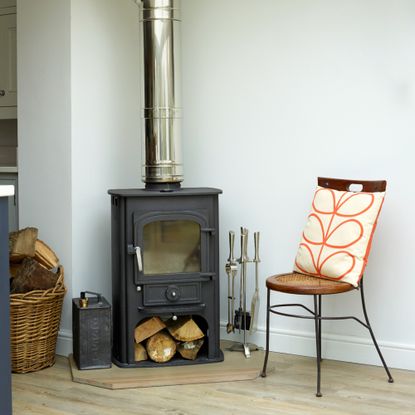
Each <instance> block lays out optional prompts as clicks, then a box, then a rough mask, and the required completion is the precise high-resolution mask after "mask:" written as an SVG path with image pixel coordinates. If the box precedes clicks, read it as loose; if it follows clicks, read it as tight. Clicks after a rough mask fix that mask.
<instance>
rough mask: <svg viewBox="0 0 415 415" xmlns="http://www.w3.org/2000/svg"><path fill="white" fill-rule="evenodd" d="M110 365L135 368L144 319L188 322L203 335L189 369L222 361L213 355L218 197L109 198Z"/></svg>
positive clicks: (178, 193) (206, 191)
mask: <svg viewBox="0 0 415 415" xmlns="http://www.w3.org/2000/svg"><path fill="white" fill-rule="evenodd" d="M109 193H110V195H111V203H112V228H111V234H112V296H113V303H112V306H113V360H114V362H115V363H116V364H117V365H118V366H122V367H139V366H144V367H145V366H160V364H159V363H154V362H151V361H144V362H135V360H134V359H135V358H134V347H135V343H134V329H135V327H136V326H137V325H138V324H139V323H140V322H141V321H143V320H144V319H146V318H148V317H151V316H159V317H161V318H162V319H168V318H174V317H175V316H176V317H177V316H189V315H190V316H192V318H193V319H194V321H195V322H196V323H197V324H198V326H199V327H200V328H201V329H202V331H203V332H204V334H205V342H204V345H203V347H202V349H201V351H200V352H199V354H198V357H197V359H196V360H195V361H192V360H184V359H181V358H179V357H175V358H173V359H172V360H171V361H169V362H167V363H163V364H161V366H166V365H182V364H192V363H193V364H194V363H208V362H217V361H222V360H223V354H222V351H221V350H220V348H219V270H218V260H219V246H218V245H219V244H218V233H219V225H218V195H219V194H220V193H221V190H219V189H213V188H182V189H180V188H179V189H178V190H174V191H162V190H161V191H160V190H148V189H127V190H110V191H109Z"/></svg>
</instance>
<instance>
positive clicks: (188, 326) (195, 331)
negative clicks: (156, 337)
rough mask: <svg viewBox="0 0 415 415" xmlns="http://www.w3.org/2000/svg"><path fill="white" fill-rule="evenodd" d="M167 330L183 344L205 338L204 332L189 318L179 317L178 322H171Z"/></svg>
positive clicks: (168, 323)
mask: <svg viewBox="0 0 415 415" xmlns="http://www.w3.org/2000/svg"><path fill="white" fill-rule="evenodd" d="M167 330H168V331H169V333H170V334H171V335H172V336H173V337H174V338H175V339H176V340H179V341H182V342H191V341H193V340H198V339H201V338H202V337H204V334H203V331H202V330H200V328H199V326H198V325H197V324H196V323H195V322H194V320H193V319H192V318H191V317H189V316H186V317H179V318H178V319H177V320H176V321H174V320H169V321H168V322H167Z"/></svg>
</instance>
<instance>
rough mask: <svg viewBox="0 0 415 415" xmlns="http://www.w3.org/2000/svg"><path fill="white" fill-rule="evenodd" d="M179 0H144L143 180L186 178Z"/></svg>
mask: <svg viewBox="0 0 415 415" xmlns="http://www.w3.org/2000/svg"><path fill="white" fill-rule="evenodd" d="M179 5H180V4H179V0H142V2H141V12H142V19H141V29H142V33H141V38H142V48H141V50H142V58H143V59H142V62H143V65H142V68H143V86H142V91H143V140H142V141H143V148H142V150H143V169H142V177H143V181H144V182H145V183H147V184H151V183H178V184H180V182H181V181H183V166H182V159H181V157H182V156H181V137H180V134H181V108H180V68H179V61H180V50H179V49H180V48H179V47H180V14H179V13H180V10H179Z"/></svg>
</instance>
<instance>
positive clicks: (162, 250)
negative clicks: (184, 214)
mask: <svg viewBox="0 0 415 415" xmlns="http://www.w3.org/2000/svg"><path fill="white" fill-rule="evenodd" d="M143 240H144V241H143V242H144V244H143V245H144V246H143V248H144V249H143V251H142V252H143V270H144V274H146V275H158V274H172V273H181V272H200V271H201V266H200V225H199V224H198V223H197V222H193V221H190V220H161V221H156V222H150V223H148V224H146V225H144V228H143Z"/></svg>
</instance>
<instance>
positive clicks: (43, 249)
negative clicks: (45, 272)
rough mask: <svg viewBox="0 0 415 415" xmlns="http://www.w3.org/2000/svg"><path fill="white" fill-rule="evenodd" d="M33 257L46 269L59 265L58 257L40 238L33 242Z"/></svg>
mask: <svg viewBox="0 0 415 415" xmlns="http://www.w3.org/2000/svg"><path fill="white" fill-rule="evenodd" d="M35 259H36V261H37V262H39V264H40V265H43V266H44V267H45V268H46V269H52V268H56V267H57V266H58V265H59V258H58V257H57V256H56V254H55V252H53V250H52V249H51V248H50V247H49V246H48V245H46V244H45V243H44V242H43V241H41V240H40V239H38V240H37V241H36V242H35Z"/></svg>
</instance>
